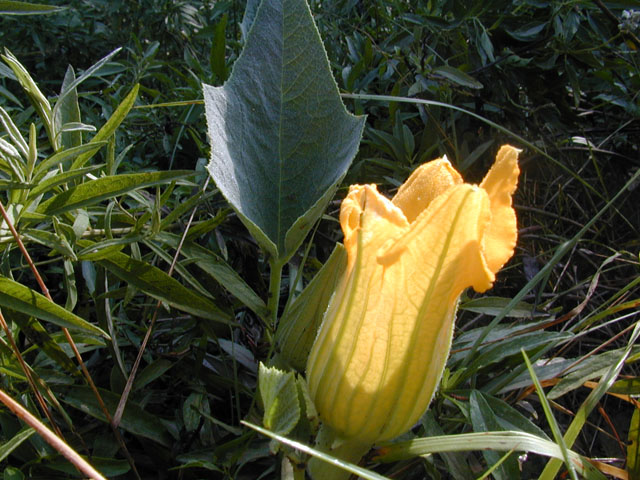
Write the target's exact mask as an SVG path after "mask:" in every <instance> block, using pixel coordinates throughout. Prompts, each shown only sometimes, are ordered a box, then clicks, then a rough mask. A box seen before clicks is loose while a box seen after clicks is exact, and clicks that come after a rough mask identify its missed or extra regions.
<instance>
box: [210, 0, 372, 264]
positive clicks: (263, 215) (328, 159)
mask: <svg viewBox="0 0 640 480" xmlns="http://www.w3.org/2000/svg"><path fill="white" fill-rule="evenodd" d="M204 100H205V109H206V116H207V123H208V133H209V140H210V142H211V159H210V162H209V165H208V167H207V168H208V170H209V173H210V174H211V176H212V177H213V179H214V180H215V182H216V184H217V186H218V188H219V189H220V191H221V192H222V193H223V195H224V196H225V197H226V199H227V200H228V201H229V203H231V205H232V206H233V208H234V209H235V210H236V211H237V212H238V215H239V216H240V218H241V219H242V221H243V223H244V224H245V226H246V227H247V228H248V229H249V231H250V232H251V234H252V235H253V237H254V238H255V239H256V240H257V241H258V243H259V244H260V246H261V247H262V248H263V249H264V250H266V251H267V252H268V253H269V254H270V255H271V256H272V257H274V258H275V259H277V261H278V262H281V263H282V262H284V261H285V260H286V259H287V258H289V257H290V256H291V255H292V254H293V253H294V252H295V250H296V249H297V248H298V246H299V245H300V243H301V242H302V240H303V239H304V237H305V236H306V234H307V233H308V231H309V229H310V228H311V226H312V224H313V223H314V221H315V220H316V219H317V218H318V217H319V216H320V215H321V214H322V211H323V210H324V208H325V207H326V204H327V202H328V201H329V200H330V199H331V197H332V196H333V194H334V193H335V189H336V188H337V185H338V184H339V182H340V181H341V180H342V178H343V177H344V175H345V173H346V171H347V169H348V167H349V165H350V164H351V161H352V160H353V157H354V156H355V154H356V152H357V150H358V145H359V143H360V138H361V136H362V129H363V126H364V118H363V117H355V116H353V115H351V114H349V113H348V112H347V111H346V109H345V107H344V105H343V104H342V101H341V99H340V96H339V94H338V89H337V87H336V83H335V81H334V79H333V77H332V75H331V70H330V68H329V62H328V60H327V55H326V53H325V50H324V47H323V45H322V41H321V39H320V36H319V34H318V31H317V29H316V27H315V24H314V23H313V19H312V17H311V13H310V11H309V7H308V6H307V4H306V2H305V1H304V0H275V1H267V2H262V3H261V5H260V7H259V8H258V11H257V13H256V16H255V20H254V21H253V25H252V27H251V29H250V31H249V34H248V37H247V42H246V45H245V48H244V50H243V52H242V54H241V55H240V57H239V58H238V60H237V61H236V62H235V64H234V68H233V72H232V74H231V77H230V78H229V80H228V81H227V82H226V83H225V84H224V85H223V86H222V87H211V86H209V85H204Z"/></svg>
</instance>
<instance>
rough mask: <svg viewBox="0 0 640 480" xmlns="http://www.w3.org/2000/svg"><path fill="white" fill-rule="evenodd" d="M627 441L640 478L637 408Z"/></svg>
mask: <svg viewBox="0 0 640 480" xmlns="http://www.w3.org/2000/svg"><path fill="white" fill-rule="evenodd" d="M627 440H628V441H627V471H628V472H629V478H640V409H637V408H635V409H634V410H633V415H632V416H631V423H630V424H629V435H628V436H627ZM0 460H1V459H0Z"/></svg>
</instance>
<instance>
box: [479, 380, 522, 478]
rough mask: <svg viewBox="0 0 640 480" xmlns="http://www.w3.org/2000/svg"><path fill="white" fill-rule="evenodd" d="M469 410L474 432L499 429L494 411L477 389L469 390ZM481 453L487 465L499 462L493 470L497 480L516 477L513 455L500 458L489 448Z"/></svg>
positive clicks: (516, 470) (516, 467)
mask: <svg viewBox="0 0 640 480" xmlns="http://www.w3.org/2000/svg"><path fill="white" fill-rule="evenodd" d="M469 412H470V415H471V423H472V425H473V430H474V432H490V431H492V430H500V429H501V427H500V422H499V421H498V418H497V417H496V415H495V413H494V412H493V410H492V409H491V407H490V406H489V404H488V403H487V401H486V400H485V399H484V398H483V396H482V395H481V394H479V392H478V391H477V390H473V391H472V392H471V397H470V398H469ZM482 454H483V456H484V458H485V460H486V462H487V465H489V466H492V465H496V464H498V463H501V465H499V466H498V467H497V468H496V469H495V470H494V472H493V475H494V476H495V478H496V479H497V480H509V479H512V478H517V477H518V464H517V462H516V459H515V458H513V456H510V457H509V458H507V459H504V458H502V459H501V458H500V455H499V454H498V453H496V452H493V451H491V450H486V451H483V452H482Z"/></svg>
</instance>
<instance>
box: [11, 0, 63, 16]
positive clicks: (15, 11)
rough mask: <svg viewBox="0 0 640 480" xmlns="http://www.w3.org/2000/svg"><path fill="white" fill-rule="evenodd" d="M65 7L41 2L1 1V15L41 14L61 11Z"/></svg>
mask: <svg viewBox="0 0 640 480" xmlns="http://www.w3.org/2000/svg"><path fill="white" fill-rule="evenodd" d="M65 8H66V7H56V6H54V5H43V4H41V3H28V2H16V1H12V0H2V1H0V15H41V14H45V13H55V12H59V11H61V10H64V9H65Z"/></svg>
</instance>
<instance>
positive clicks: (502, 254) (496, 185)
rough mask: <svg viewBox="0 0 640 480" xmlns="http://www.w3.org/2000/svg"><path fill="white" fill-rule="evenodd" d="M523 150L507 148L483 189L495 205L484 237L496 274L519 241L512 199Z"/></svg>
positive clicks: (485, 251)
mask: <svg viewBox="0 0 640 480" xmlns="http://www.w3.org/2000/svg"><path fill="white" fill-rule="evenodd" d="M519 153H520V150H518V149H517V148H514V147H512V146H510V145H503V146H502V147H501V148H500V150H499V151H498V155H497V156H496V161H495V163H494V164H493V166H492V167H491V169H490V170H489V172H488V173H487V175H486V176H485V177H484V180H483V181H482V183H481V184H480V187H481V188H482V189H484V190H485V191H486V192H487V194H488V195H489V199H490V201H491V222H490V223H489V226H488V227H487V230H486V232H485V235H484V255H485V260H486V262H487V265H488V267H489V269H490V270H491V271H492V272H494V273H496V272H497V271H498V270H500V269H501V268H502V266H503V265H504V264H505V263H507V260H509V259H510V258H511V256H512V255H513V250H514V248H515V246H516V240H517V239H518V228H517V222H516V212H515V211H514V209H513V207H512V202H511V196H512V195H513V192H515V190H516V186H517V184H518V175H519V174H520V169H519V168H518V154H519Z"/></svg>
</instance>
